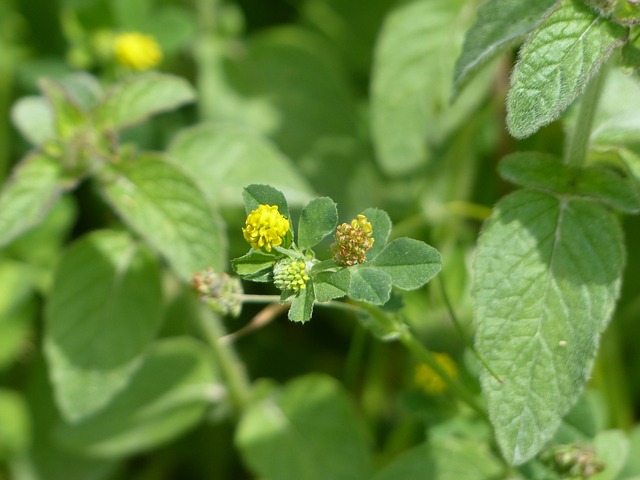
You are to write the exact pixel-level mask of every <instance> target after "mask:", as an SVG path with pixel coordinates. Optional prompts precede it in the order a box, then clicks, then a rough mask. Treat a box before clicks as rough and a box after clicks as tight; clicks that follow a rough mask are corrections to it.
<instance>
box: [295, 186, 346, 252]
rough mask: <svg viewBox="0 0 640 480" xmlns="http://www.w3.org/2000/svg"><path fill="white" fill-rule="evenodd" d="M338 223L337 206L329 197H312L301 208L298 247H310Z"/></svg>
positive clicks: (331, 230)
mask: <svg viewBox="0 0 640 480" xmlns="http://www.w3.org/2000/svg"><path fill="white" fill-rule="evenodd" d="M337 224H338V207H337V206H336V204H335V202H334V201H333V200H331V199H330V198H329V197H320V198H314V199H313V200H311V201H310V202H309V203H307V205H305V207H304V208H303V209H302V213H301V214H300V221H299V223H298V247H300V248H302V249H305V248H311V247H313V246H314V245H317V244H318V243H320V241H321V240H322V239H323V238H324V237H326V236H327V235H329V234H330V233H331V232H333V230H334V229H335V228H336V225H337Z"/></svg>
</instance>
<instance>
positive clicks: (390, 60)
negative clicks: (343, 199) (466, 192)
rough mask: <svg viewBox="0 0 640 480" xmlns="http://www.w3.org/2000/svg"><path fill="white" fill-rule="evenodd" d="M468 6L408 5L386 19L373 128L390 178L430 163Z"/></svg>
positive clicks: (378, 53) (448, 2)
mask: <svg viewBox="0 0 640 480" xmlns="http://www.w3.org/2000/svg"><path fill="white" fill-rule="evenodd" d="M464 3H465V2H462V1H456V0H431V1H412V2H406V3H402V4H400V6H399V7H397V8H396V9H394V10H393V11H392V12H391V13H390V14H389V15H388V16H387V18H386V20H385V23H384V25H383V28H382V31H381V33H380V36H379V38H378V41H377V45H376V50H375V59H374V64H373V73H372V76H373V78H372V87H371V89H372V93H371V128H372V132H373V142H374V146H375V149H376V153H377V160H378V162H379V164H380V166H381V167H382V169H383V170H384V171H385V172H386V173H387V174H390V175H402V174H406V173H409V172H411V171H412V170H415V169H416V168H418V167H420V166H422V165H424V164H425V162H426V161H427V155H428V150H427V141H428V139H429V132H430V131H431V129H432V128H433V127H432V124H433V123H434V119H435V116H436V113H437V112H438V110H440V109H441V108H444V107H445V105H446V104H447V103H448V96H449V85H450V82H451V80H450V79H451V75H452V72H453V62H454V59H455V57H454V56H452V55H451V53H452V52H451V50H452V45H457V44H458V43H459V41H460V40H461V32H462V29H461V28H460V27H459V25H458V24H459V19H458V15H459V13H460V8H461V7H462V5H463V4H464ZM445 52H446V53H445Z"/></svg>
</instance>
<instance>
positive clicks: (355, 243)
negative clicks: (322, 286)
mask: <svg viewBox="0 0 640 480" xmlns="http://www.w3.org/2000/svg"><path fill="white" fill-rule="evenodd" d="M372 234H373V227H372V226H371V222H369V220H367V217H365V216H364V215H362V214H359V215H358V218H354V219H353V220H351V223H350V224H349V223H343V224H342V225H338V228H337V229H336V242H335V243H334V244H332V245H331V253H332V255H333V259H334V260H335V262H336V263H338V264H340V265H344V266H346V267H348V266H351V265H356V264H358V263H364V261H365V260H366V258H367V250H369V249H370V248H371V247H372V246H373V242H374V240H375V239H374V238H373V237H372V236H371V235H372Z"/></svg>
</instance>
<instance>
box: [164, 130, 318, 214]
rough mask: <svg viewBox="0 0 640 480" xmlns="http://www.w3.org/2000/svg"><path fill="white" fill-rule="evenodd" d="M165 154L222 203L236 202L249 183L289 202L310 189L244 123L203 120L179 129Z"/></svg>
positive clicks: (279, 154) (298, 200) (303, 196)
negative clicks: (275, 192) (279, 194)
mask: <svg viewBox="0 0 640 480" xmlns="http://www.w3.org/2000/svg"><path fill="white" fill-rule="evenodd" d="M169 155H170V156H171V157H172V158H175V159H176V160H177V161H178V163H180V165H181V166H182V167H183V168H184V169H185V171H187V172H188V173H190V174H191V175H192V176H193V178H194V180H195V181H196V183H197V184H198V185H199V186H200V188H201V189H202V191H203V192H205V193H206V194H207V195H208V196H209V197H210V199H211V200H212V201H215V202H217V203H220V204H223V205H227V204H228V205H241V202H242V198H241V196H240V195H239V192H241V191H242V189H243V188H244V187H245V186H246V185H249V184H252V183H261V184H266V185H273V186H274V187H275V188H277V189H278V190H281V191H282V192H284V194H285V196H286V197H287V199H288V200H289V201H290V202H291V203H293V204H303V203H304V202H306V201H307V200H309V197H310V192H311V188H310V187H309V185H308V183H307V181H306V180H305V179H304V178H303V177H302V176H301V175H300V174H299V173H298V172H297V170H296V169H295V168H294V166H293V164H292V163H291V160H289V159H288V158H287V157H286V156H285V155H284V154H283V153H282V152H280V151H279V150H277V148H276V147H275V146H274V145H273V144H272V143H271V142H270V141H268V140H266V139H265V138H262V137H260V136H259V135H258V134H257V133H255V132H254V131H252V130H251V129H249V128H243V127H239V126H233V125H229V124H223V123H219V124H214V123H208V124H203V125H198V126H195V127H192V128H189V129H187V130H183V131H182V132H181V133H180V134H179V135H178V136H177V137H176V139H175V140H174V141H173V143H172V144H171V146H170V148H169Z"/></svg>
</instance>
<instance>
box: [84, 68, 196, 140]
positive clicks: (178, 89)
mask: <svg viewBox="0 0 640 480" xmlns="http://www.w3.org/2000/svg"><path fill="white" fill-rule="evenodd" d="M194 98H195V92H194V90H193V88H192V87H191V85H189V83H188V82H187V81H186V80H184V79H183V78H180V77H176V76H173V75H167V74H161V73H155V72H154V73H144V74H139V75H135V76H132V77H129V78H128V79H126V80H123V81H122V82H120V83H117V84H116V85H114V86H113V87H112V88H111V89H110V90H109V91H108V92H107V94H106V96H105V97H104V99H103V100H102V102H100V104H99V105H97V107H96V109H95V112H94V114H95V120H96V122H97V124H98V126H100V127H102V128H107V129H109V130H123V129H125V128H127V127H130V126H133V125H136V124H138V123H142V122H144V121H145V120H146V119H147V118H149V117H151V116H153V115H156V114H158V113H161V112H166V111H168V110H173V109H175V108H177V107H179V106H181V105H184V104H185V103H190V102H192V101H193V100H194Z"/></svg>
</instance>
